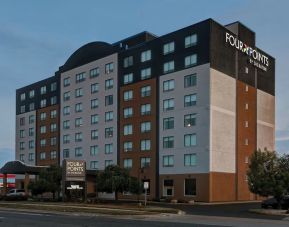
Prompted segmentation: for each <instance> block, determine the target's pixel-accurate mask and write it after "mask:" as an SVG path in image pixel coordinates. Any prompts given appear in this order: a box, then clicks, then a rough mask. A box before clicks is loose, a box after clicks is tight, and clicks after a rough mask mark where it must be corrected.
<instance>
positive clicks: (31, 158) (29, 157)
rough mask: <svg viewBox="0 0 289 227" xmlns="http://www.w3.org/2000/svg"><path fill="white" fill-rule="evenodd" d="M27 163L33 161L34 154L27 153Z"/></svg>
mask: <svg viewBox="0 0 289 227" xmlns="http://www.w3.org/2000/svg"><path fill="white" fill-rule="evenodd" d="M28 161H30V162H31V161H34V153H29V154H28Z"/></svg>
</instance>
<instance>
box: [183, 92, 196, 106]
mask: <svg viewBox="0 0 289 227" xmlns="http://www.w3.org/2000/svg"><path fill="white" fill-rule="evenodd" d="M184 102H185V103H184V106H185V107H188V106H195V105H196V104H197V95H196V94H191V95H185V97H184Z"/></svg>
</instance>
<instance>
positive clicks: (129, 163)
mask: <svg viewBox="0 0 289 227" xmlns="http://www.w3.org/2000/svg"><path fill="white" fill-rule="evenodd" d="M123 167H124V168H126V169H130V168H132V159H131V158H128V159H124V160H123Z"/></svg>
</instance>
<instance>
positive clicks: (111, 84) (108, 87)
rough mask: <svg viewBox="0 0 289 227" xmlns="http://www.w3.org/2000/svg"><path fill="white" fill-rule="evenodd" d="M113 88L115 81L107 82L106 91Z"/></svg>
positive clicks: (109, 80)
mask: <svg viewBox="0 0 289 227" xmlns="http://www.w3.org/2000/svg"><path fill="white" fill-rule="evenodd" d="M111 88H113V79H108V80H106V81H105V90H109V89H111Z"/></svg>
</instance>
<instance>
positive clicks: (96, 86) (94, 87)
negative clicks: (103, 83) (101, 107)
mask: <svg viewBox="0 0 289 227" xmlns="http://www.w3.org/2000/svg"><path fill="white" fill-rule="evenodd" d="M98 91H99V84H98V83H95V84H92V85H91V86H90V93H91V94H94V93H96V92H98Z"/></svg>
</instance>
